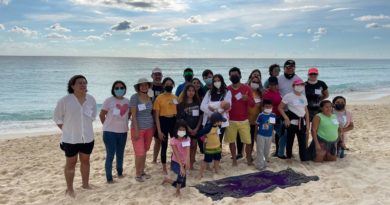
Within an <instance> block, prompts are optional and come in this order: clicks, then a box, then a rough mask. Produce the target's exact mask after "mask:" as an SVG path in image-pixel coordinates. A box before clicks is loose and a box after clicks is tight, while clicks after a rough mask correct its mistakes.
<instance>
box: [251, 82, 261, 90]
mask: <svg viewBox="0 0 390 205" xmlns="http://www.w3.org/2000/svg"><path fill="white" fill-rule="evenodd" d="M259 87H260V84H258V83H251V88H252V89H253V90H257V89H259Z"/></svg>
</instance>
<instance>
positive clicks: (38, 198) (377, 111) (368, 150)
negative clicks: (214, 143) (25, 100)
mask: <svg viewBox="0 0 390 205" xmlns="http://www.w3.org/2000/svg"><path fill="white" fill-rule="evenodd" d="M347 104H348V109H349V110H350V111H352V113H353V115H354V123H355V129H354V130H353V131H351V132H350V133H349V141H348V144H347V145H348V147H350V151H348V152H347V156H346V158H344V159H338V160H337V161H336V162H331V163H313V162H304V163H302V162H300V161H298V159H296V158H295V159H293V161H292V162H291V163H287V162H286V161H284V160H281V159H278V158H271V160H272V161H271V163H270V165H269V168H268V169H269V170H272V171H280V170H282V169H286V168H287V167H291V168H293V169H294V170H295V171H298V172H302V173H304V174H306V175H317V176H319V177H320V180H319V181H312V182H309V183H306V184H302V185H301V186H297V187H289V188H286V189H279V188H277V189H275V190H274V191H272V192H270V193H258V194H255V195H254V196H252V197H246V198H241V199H235V198H224V199H223V200H221V201H217V202H213V201H212V200H211V199H210V198H207V197H205V196H204V195H202V194H200V193H199V192H198V191H197V190H196V189H195V188H193V187H190V186H191V185H195V184H197V183H199V180H197V179H196V178H195V176H197V175H198V171H194V172H191V173H190V174H189V177H188V181H187V184H188V185H189V186H188V187H187V188H185V189H184V190H183V191H182V197H181V198H175V197H174V196H173V194H174V189H173V188H172V187H171V186H169V185H165V186H162V185H160V183H161V181H162V179H163V175H162V173H161V171H160V169H161V165H160V164H157V165H155V164H152V163H151V161H152V151H151V150H150V151H149V153H148V158H147V169H146V171H147V173H149V174H151V175H152V179H150V180H147V181H146V182H144V183H138V182H136V181H135V180H134V172H135V169H134V155H133V149H132V144H131V142H130V141H128V142H127V145H126V152H125V162H124V170H125V174H126V177H125V178H123V179H117V178H116V177H115V178H114V180H115V181H116V183H114V184H107V183H106V179H105V172H104V161H105V148H104V144H103V142H102V135H101V132H97V134H96V136H95V140H96V143H95V148H94V151H93V153H92V155H91V174H90V182H91V184H92V185H93V187H94V188H93V190H83V189H81V188H80V186H81V178H80V172H79V171H77V172H76V177H75V183H74V186H75V188H76V189H75V191H76V194H77V196H76V198H75V199H71V198H69V197H66V196H65V179H64V176H63V166H64V162H65V158H64V153H63V152H62V151H61V150H60V149H59V140H60V135H59V134H51V135H42V136H35V137H22V138H17V139H6V140H1V141H0V164H1V167H0V204H179V203H181V204H202V205H204V204H225V205H227V204H260V203H261V204H300V205H301V204H390V172H389V170H390V138H389V135H390V128H389V125H388V123H389V122H390V98H389V97H386V98H381V99H380V100H375V101H364V102H358V101H356V102H354V103H351V102H347ZM352 104H353V105H352ZM30 136H31V135H30ZM227 148H228V146H226V145H225V146H224V153H223V155H224V157H223V158H222V161H221V166H222V170H221V172H220V173H219V174H218V175H215V174H213V173H211V172H206V174H205V177H204V178H203V179H202V180H212V179H220V178H224V177H228V176H234V175H241V174H246V173H252V172H256V171H257V170H256V169H255V168H254V167H253V166H252V167H248V166H247V165H246V163H245V160H240V161H239V166H238V167H234V168H232V167H231V160H230V155H229V152H228V149H227ZM294 149H295V150H294V155H295V156H297V145H294ZM272 150H274V146H273V147H272ZM169 153H170V150H169ZM201 158H202V155H200V154H199V155H197V163H196V164H195V166H196V168H199V167H200V164H199V162H200V161H201ZM77 170H78V168H77ZM113 174H114V175H116V173H115V171H114V172H113ZM170 174H171V176H173V175H172V173H170Z"/></svg>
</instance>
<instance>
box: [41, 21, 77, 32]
mask: <svg viewBox="0 0 390 205" xmlns="http://www.w3.org/2000/svg"><path fill="white" fill-rule="evenodd" d="M46 29H47V30H51V31H54V32H70V31H71V30H70V29H68V28H65V27H62V26H61V24H59V23H55V24H53V25H51V26H50V27H49V28H46Z"/></svg>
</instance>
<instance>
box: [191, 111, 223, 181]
mask: <svg viewBox="0 0 390 205" xmlns="http://www.w3.org/2000/svg"><path fill="white" fill-rule="evenodd" d="M222 122H226V119H225V118H224V117H222V114H221V113H219V112H214V113H213V114H211V117H210V122H209V123H207V124H206V125H205V127H204V128H203V129H202V130H201V131H199V133H198V135H197V136H198V137H199V136H203V135H206V138H205V141H204V146H205V149H204V160H203V163H202V166H201V168H200V173H199V178H202V177H203V172H204V170H205V168H206V163H211V162H213V161H214V172H215V173H218V168H219V161H220V160H221V153H222V148H221V142H220V140H219V132H220V131H219V129H220V126H221V125H222Z"/></svg>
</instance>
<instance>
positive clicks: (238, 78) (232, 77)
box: [230, 75, 240, 84]
mask: <svg viewBox="0 0 390 205" xmlns="http://www.w3.org/2000/svg"><path fill="white" fill-rule="evenodd" d="M230 81H231V82H232V83H233V84H237V83H239V82H240V76H238V75H233V76H231V77H230Z"/></svg>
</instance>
